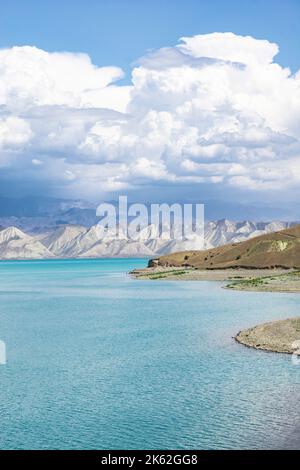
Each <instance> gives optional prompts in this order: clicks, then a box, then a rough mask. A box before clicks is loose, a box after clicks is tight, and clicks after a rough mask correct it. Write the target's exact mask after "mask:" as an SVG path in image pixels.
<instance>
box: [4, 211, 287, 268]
mask: <svg viewBox="0 0 300 470" xmlns="http://www.w3.org/2000/svg"><path fill="white" fill-rule="evenodd" d="M2 224H3V220H2ZM293 225H296V222H294V223H289V222H278V221H273V222H252V221H244V222H232V221H229V220H226V219H223V220H219V221H215V222H212V221H210V222H207V223H206V224H205V237H204V238H205V240H204V246H203V240H202V237H201V236H199V235H197V234H193V235H192V236H190V237H187V238H185V239H183V240H174V239H165V238H164V237H158V228H157V227H156V226H154V225H149V226H147V227H146V228H144V229H143V230H142V231H141V232H140V233H139V234H137V236H136V237H134V238H133V239H132V238H128V237H127V236H126V234H125V233H123V234H122V232H120V235H119V237H118V239H116V238H115V236H114V234H113V233H111V232H110V231H109V230H107V231H106V232H105V233H104V236H102V237H100V232H99V230H100V229H99V227H98V225H92V226H91V227H86V226H84V225H77V224H76V225H75V224H74V225H73V224H61V225H58V226H55V227H51V228H48V229H47V230H46V231H43V232H41V233H39V231H36V233H34V234H32V233H31V234H30V233H25V232H24V231H22V230H20V229H19V228H17V227H14V226H11V227H6V228H5V227H3V226H2V227H0V259H43V258H103V257H152V256H162V255H165V254H169V253H174V252H178V251H187V250H199V249H202V248H206V249H211V248H214V247H219V246H222V245H225V244H228V243H229V244H230V243H231V244H235V243H239V242H242V241H245V240H248V239H249V238H253V237H257V236H261V235H264V234H269V233H272V232H275V231H280V230H284V229H287V228H289V227H291V226H293Z"/></svg>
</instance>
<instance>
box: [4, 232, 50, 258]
mask: <svg viewBox="0 0 300 470" xmlns="http://www.w3.org/2000/svg"><path fill="white" fill-rule="evenodd" d="M52 257H53V254H52V253H51V252H50V251H49V250H48V249H47V247H46V246H44V245H43V244H42V243H41V242H40V241H39V240H38V239H36V238H34V237H31V236H29V235H27V234H26V233H24V232H22V231H21V230H19V229H17V228H15V227H8V228H6V229H4V230H1V231H0V259H41V258H52Z"/></svg>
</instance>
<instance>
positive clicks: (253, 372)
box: [0, 259, 300, 449]
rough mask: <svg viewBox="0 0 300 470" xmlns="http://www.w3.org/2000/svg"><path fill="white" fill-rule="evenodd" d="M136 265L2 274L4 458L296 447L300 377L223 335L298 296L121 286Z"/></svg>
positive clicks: (279, 313)
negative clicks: (63, 452)
mask: <svg viewBox="0 0 300 470" xmlns="http://www.w3.org/2000/svg"><path fill="white" fill-rule="evenodd" d="M145 265H146V260H141V259H110V260H108V259H104V260H68V261H58V260H55V261H32V262H31V261H24V262H21V261H19V262H0V340H3V341H5V343H6V346H7V360H8V362H7V364H6V365H0V422H1V426H0V448H2V449H97V448H98V449H158V448H161V449H164V448H167V449H196V448H198V449H245V448H258V449H259V448H297V447H298V448H299V447H300V428H299V425H298V423H299V422H300V406H299V403H300V401H299V400H300V366H295V365H293V364H292V362H291V358H290V357H289V356H288V355H276V354H272V353H265V352H260V351H255V350H251V349H248V348H245V347H243V346H240V345H238V344H236V343H235V342H234V340H233V339H232V336H233V335H234V334H236V333H237V331H239V330H240V329H242V328H245V327H248V326H253V325H255V324H257V323H260V322H263V321H268V320H273V319H280V318H287V317H291V316H297V315H299V314H300V310H299V301H300V296H299V295H297V294H273V293H272V294H268V293H251V292H249V293H247V292H235V291H229V290H225V289H222V288H221V287H222V283H218V282H185V281H175V282H174V281H158V280H157V281H141V280H139V281H137V280H134V279H131V278H130V277H129V276H128V275H127V274H126V273H127V272H128V271H129V270H130V269H132V268H134V267H142V266H145Z"/></svg>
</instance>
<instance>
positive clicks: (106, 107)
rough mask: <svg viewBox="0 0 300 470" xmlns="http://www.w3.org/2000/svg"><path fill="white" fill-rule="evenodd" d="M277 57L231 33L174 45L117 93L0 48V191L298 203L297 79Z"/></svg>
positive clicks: (93, 71) (111, 84)
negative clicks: (156, 191)
mask: <svg viewBox="0 0 300 470" xmlns="http://www.w3.org/2000/svg"><path fill="white" fill-rule="evenodd" d="M278 50H279V49H278V46H277V45H276V44H273V43H270V42H268V41H267V40H257V39H255V38H252V37H249V36H247V37H243V36H237V35H235V34H233V33H213V34H206V35H198V36H193V37H183V38H181V40H180V42H179V44H177V45H175V46H174V47H167V48H166V47H163V48H161V49H159V50H154V51H151V52H148V53H147V54H146V55H145V56H144V57H142V58H140V59H139V60H138V61H137V62H136V64H134V67H133V70H132V84H131V85H130V86H121V85H118V83H117V81H118V80H119V79H120V78H122V77H123V72H122V70H121V69H119V68H118V67H113V66H111V67H96V66H95V65H93V64H92V62H91V60H90V58H89V57H88V56H87V55H85V54H74V53H67V52H59V53H49V52H46V51H43V50H40V49H37V48H35V47H29V46H24V47H13V48H11V49H2V50H0V184H2V186H3V187H6V188H7V187H8V186H9V185H10V183H12V184H17V182H19V184H25V185H26V184H27V186H28V187H29V188H34V187H35V186H36V187H38V188H39V191H40V190H41V188H44V189H45V190H46V188H47V187H50V188H51V190H52V191H54V192H56V193H57V194H59V195H60V196H61V195H63V194H68V195H72V196H73V197H74V196H79V197H82V196H85V197H100V195H101V196H103V195H104V194H106V195H107V194H108V193H117V192H124V191H129V190H131V191H135V190H140V188H143V187H145V186H146V187H147V188H148V189H149V188H151V187H156V188H157V187H161V188H162V195H163V188H164V187H165V186H166V185H167V186H170V185H171V186H172V185H174V186H176V188H180V187H184V186H185V187H186V185H188V187H189V188H190V189H191V188H192V190H193V191H194V192H195V195H197V194H200V193H201V188H204V187H205V188H210V191H211V193H213V192H214V191H215V190H216V191H218V192H219V194H220V193H221V194H222V193H223V194H224V197H226V196H225V194H230V193H238V192H239V191H240V192H243V193H245V192H248V193H249V194H252V195H256V196H255V197H256V198H258V199H259V198H262V194H263V195H264V194H271V193H272V194H274V195H276V194H277V195H280V193H282V191H283V190H284V191H285V192H287V193H290V194H291V195H294V196H296V195H297V194H298V192H299V190H298V188H299V183H300V144H299V135H300V72H298V73H296V74H294V75H292V74H291V72H290V70H289V69H286V68H282V67H281V66H280V65H279V64H277V63H276V62H275V61H274V58H275V56H276V54H277V53H278ZM178 190H179V189H178ZM298 195H299V194H298ZM253 197H254V196H253Z"/></svg>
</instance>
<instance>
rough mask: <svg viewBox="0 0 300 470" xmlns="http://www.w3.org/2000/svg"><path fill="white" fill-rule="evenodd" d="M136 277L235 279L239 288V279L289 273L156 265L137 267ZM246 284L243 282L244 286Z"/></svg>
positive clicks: (182, 279)
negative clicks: (143, 267) (152, 266)
mask: <svg viewBox="0 0 300 470" xmlns="http://www.w3.org/2000/svg"><path fill="white" fill-rule="evenodd" d="M130 274H131V275H132V276H134V277H135V278H136V279H153V280H155V279H159V280H167V281H170V280H174V281H175V280H176V281H233V282H234V288H236V289H238V286H239V281H251V280H255V279H257V278H261V277H264V276H281V275H284V274H287V271H286V270H282V269H274V270H269V269H212V270H210V269H206V270H199V269H191V268H180V267H179V268H174V267H173V268H172V267H161V266H158V267H155V268H145V269H135V270H133V271H131V273H130ZM299 281H300V276H299ZM245 286H246V285H244V284H243V288H244V287H245ZM243 290H245V289H243Z"/></svg>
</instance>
